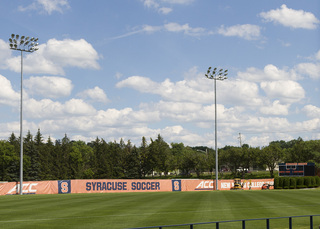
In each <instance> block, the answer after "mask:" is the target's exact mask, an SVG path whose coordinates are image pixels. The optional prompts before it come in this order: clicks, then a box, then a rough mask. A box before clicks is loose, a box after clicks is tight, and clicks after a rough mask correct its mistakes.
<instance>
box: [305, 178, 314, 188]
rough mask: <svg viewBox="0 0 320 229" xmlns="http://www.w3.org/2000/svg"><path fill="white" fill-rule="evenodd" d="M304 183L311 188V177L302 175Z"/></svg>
mask: <svg viewBox="0 0 320 229" xmlns="http://www.w3.org/2000/svg"><path fill="white" fill-rule="evenodd" d="M304 185H305V186H306V187H307V188H312V184H311V177H304Z"/></svg>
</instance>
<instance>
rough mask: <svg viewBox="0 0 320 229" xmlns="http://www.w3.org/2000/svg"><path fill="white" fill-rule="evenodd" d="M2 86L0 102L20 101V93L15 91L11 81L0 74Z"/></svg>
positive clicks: (8, 103) (0, 85)
mask: <svg viewBox="0 0 320 229" xmlns="http://www.w3.org/2000/svg"><path fill="white" fill-rule="evenodd" d="M0 87H1V90H0V104H6V105H13V104H15V102H17V101H19V99H20V93H17V92H15V91H14V90H13V88H12V85H11V82H10V81H9V80H8V79H7V78H6V77H4V76H2V75H0Z"/></svg>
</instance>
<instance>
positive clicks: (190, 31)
mask: <svg viewBox="0 0 320 229" xmlns="http://www.w3.org/2000/svg"><path fill="white" fill-rule="evenodd" d="M164 29H165V30H166V31H169V32H183V33H184V34H187V35H190V36H199V35H202V34H205V33H206V29H204V28H201V27H196V28H192V27H190V26H189V24H184V25H180V24H178V23H174V22H171V23H167V24H165V25H164Z"/></svg>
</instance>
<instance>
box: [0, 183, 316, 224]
mask: <svg viewBox="0 0 320 229" xmlns="http://www.w3.org/2000/svg"><path fill="white" fill-rule="evenodd" d="M309 214H320V190H319V189H314V190H269V191H218V192H215V191H213V192H210V191H208V192H159V193H108V194H65V195H25V196H0V225H1V227H2V228H58V227H60V228H115V229H117V228H131V227H143V226H155V225H168V224H185V223H197V222H209V221H216V220H234V219H250V218H264V217H282V216H291V215H309ZM295 220H296V219H295ZM317 220H318V219H315V222H316V221H317ZM307 222H308V220H307ZM284 223H286V222H284ZM250 224H251V223H250ZM263 225H265V224H264V223H263ZM202 228H205V227H204V226H203V227H200V229H202ZM247 228H250V227H247ZM253 228H254V227H253ZM280 228H281V227H280Z"/></svg>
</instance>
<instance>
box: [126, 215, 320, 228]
mask: <svg viewBox="0 0 320 229" xmlns="http://www.w3.org/2000/svg"><path fill="white" fill-rule="evenodd" d="M315 216H320V215H301V216H286V217H272V218H258V219H239V220H226V221H213V222H204V223H188V224H176V225H163V226H150V227H135V228H129V229H148V228H159V229H162V228H166V227H183V226H184V227H186V226H189V227H190V229H196V226H197V225H205V224H215V225H216V229H219V226H220V224H225V223H234V222H241V223H242V229H245V228H246V222H248V221H258V220H262V221H263V220H264V221H265V222H266V228H267V229H270V221H271V220H275V219H288V228H289V229H292V224H293V223H292V219H293V218H303V217H304V218H309V225H310V229H313V228H314V227H313V218H314V217H315ZM319 228H320V226H319ZM317 229H318V228H317Z"/></svg>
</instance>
